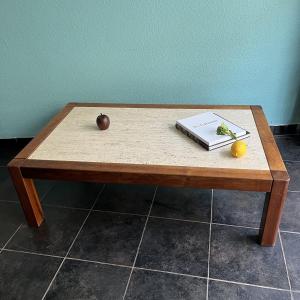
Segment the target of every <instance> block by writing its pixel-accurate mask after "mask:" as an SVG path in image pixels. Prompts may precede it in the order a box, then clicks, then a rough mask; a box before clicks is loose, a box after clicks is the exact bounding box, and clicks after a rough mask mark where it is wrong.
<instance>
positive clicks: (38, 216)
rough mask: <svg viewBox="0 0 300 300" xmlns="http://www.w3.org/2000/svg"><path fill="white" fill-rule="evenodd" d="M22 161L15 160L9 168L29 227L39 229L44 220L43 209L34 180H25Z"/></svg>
mask: <svg viewBox="0 0 300 300" xmlns="http://www.w3.org/2000/svg"><path fill="white" fill-rule="evenodd" d="M19 161H21V160H17V159H15V160H13V161H11V162H10V163H9V165H8V168H9V172H10V175H11V178H12V181H13V183H14V186H15V188H16V191H17V193H18V196H19V199H20V202H21V205H22V208H23V211H24V214H25V217H26V219H27V222H28V225H30V226H34V227H38V226H40V225H41V223H42V222H43V220H44V214H43V209H42V207H41V203H40V199H39V196H38V193H37V191H36V189H35V185H34V182H33V180H32V179H28V178H24V177H23V176H22V172H21V169H20V163H19Z"/></svg>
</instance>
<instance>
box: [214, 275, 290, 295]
mask: <svg viewBox="0 0 300 300" xmlns="http://www.w3.org/2000/svg"><path fill="white" fill-rule="evenodd" d="M209 280H212V281H217V282H225V283H232V284H239V285H246V286H253V287H258V288H263V289H270V290H276V291H284V292H290V290H288V289H282V288H276V287H272V286H264V285H258V284H252V283H245V282H239V281H230V280H225V279H218V278H209Z"/></svg>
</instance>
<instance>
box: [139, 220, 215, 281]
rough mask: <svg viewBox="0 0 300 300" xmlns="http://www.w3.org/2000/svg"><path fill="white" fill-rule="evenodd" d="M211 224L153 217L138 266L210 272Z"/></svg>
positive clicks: (140, 253)
mask: <svg viewBox="0 0 300 300" xmlns="http://www.w3.org/2000/svg"><path fill="white" fill-rule="evenodd" d="M208 237H209V225H208V224H201V223H195V222H183V221H174V220H163V219H155V218H150V219H149V222H148V224H147V227H146V231H145V234H144V238H143V241H142V244H141V247H140V252H139V255H138V258H137V261H136V266H137V267H144V268H149V269H156V270H163V271H171V272H177V273H185V274H191V275H198V276H206V275H207V261H208Z"/></svg>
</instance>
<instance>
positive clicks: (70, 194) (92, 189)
mask: <svg viewBox="0 0 300 300" xmlns="http://www.w3.org/2000/svg"><path fill="white" fill-rule="evenodd" d="M101 188H102V185H101V184H95V183H86V182H69V181H60V182H56V183H55V185H54V186H53V188H52V189H51V190H50V192H48V194H47V195H46V197H45V198H44V199H43V204H45V205H51V206H57V207H72V208H86V209H89V208H91V207H92V205H93V203H94V202H95V200H96V198H97V196H98V193H99V192H100V190H101Z"/></svg>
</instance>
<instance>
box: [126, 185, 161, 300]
mask: <svg viewBox="0 0 300 300" xmlns="http://www.w3.org/2000/svg"><path fill="white" fill-rule="evenodd" d="M156 192H157V186H156V188H155V191H154V194H153V198H152V202H151V205H150V208H149V212H148V215H147V219H146V221H145V225H144V228H143V232H142V236H141V239H140V242H139V245H138V248H137V251H136V254H135V258H134V261H133V265H132V268H131V271H130V274H129V278H128V281H127V284H126V288H125V292H124V295H123V298H122V299H123V300H124V299H125V296H126V293H127V290H128V287H129V283H130V279H131V276H132V272H133V269H134V267H135V263H136V260H137V257H138V254H139V251H140V247H141V244H142V241H143V237H144V234H145V231H146V227H147V224H148V220H149V217H150V214H151V210H152V206H153V203H154V199H155V196H156Z"/></svg>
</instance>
